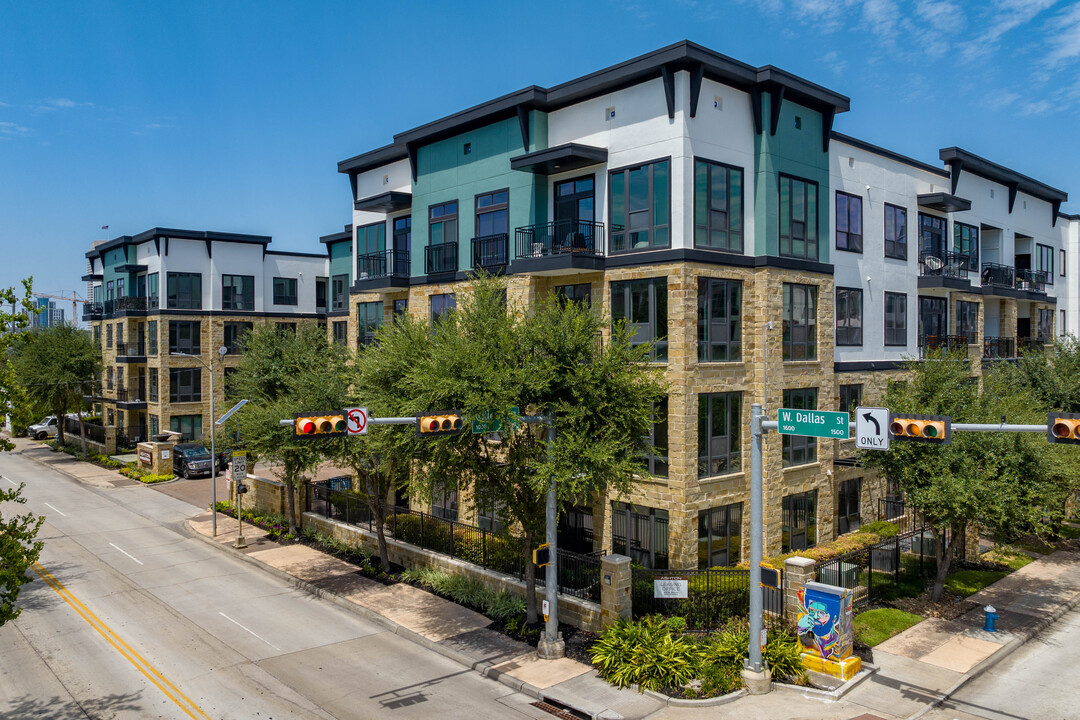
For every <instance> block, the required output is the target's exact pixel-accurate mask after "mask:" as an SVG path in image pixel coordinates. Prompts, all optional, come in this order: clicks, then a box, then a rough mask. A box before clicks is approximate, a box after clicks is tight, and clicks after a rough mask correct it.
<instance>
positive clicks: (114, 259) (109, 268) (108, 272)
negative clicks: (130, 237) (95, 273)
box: [101, 246, 135, 294]
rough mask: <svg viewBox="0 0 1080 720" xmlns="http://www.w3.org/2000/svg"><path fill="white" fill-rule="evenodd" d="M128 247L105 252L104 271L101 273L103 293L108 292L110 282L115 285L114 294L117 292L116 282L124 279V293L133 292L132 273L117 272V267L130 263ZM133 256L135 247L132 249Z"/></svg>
mask: <svg viewBox="0 0 1080 720" xmlns="http://www.w3.org/2000/svg"><path fill="white" fill-rule="evenodd" d="M128 247H129V246H124V247H118V248H113V249H112V250H106V251H105V257H104V258H102V263H101V264H102V271H101V291H102V292H103V293H104V292H107V290H106V288H107V287H109V282H110V281H111V282H112V283H113V292H114V293H115V292H116V290H115V288H116V281H117V280H119V279H122V280H123V281H124V293H125V294H128V293H130V291H131V289H132V288H131V273H119V272H117V271H116V268H117V266H119V265H126V264H127V263H128ZM131 250H132V254H134V250H135V248H134V247H131Z"/></svg>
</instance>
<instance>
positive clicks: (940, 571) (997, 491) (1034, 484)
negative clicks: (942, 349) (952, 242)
mask: <svg viewBox="0 0 1080 720" xmlns="http://www.w3.org/2000/svg"><path fill="white" fill-rule="evenodd" d="M906 370H907V373H908V375H909V380H908V382H905V383H893V384H892V385H890V387H889V390H888V393H887V397H886V404H887V405H888V407H889V409H890V410H892V411H893V412H909V413H918V414H924V415H948V416H950V417H951V418H952V420H953V422H954V423H992V424H999V423H1001V422H1002V420H1003V418H1004V420H1005V422H1008V423H1010V424H1042V423H1045V421H1046V416H1045V415H1044V414H1041V413H1040V412H1039V410H1038V405H1039V404H1038V403H1037V402H1036V401H1035V399H1034V398H1033V397H1032V395H1031V393H1030V391H1029V390H1028V388H1026V387H1023V386H1022V385H1019V384H1017V383H1014V382H1011V380H1010V377H1009V374H1008V373H1004V372H998V371H993V370H992V371H990V372H989V373H988V374H986V375H985V376H984V378H983V387H982V391H981V392H980V389H979V387H978V383H977V381H976V379H975V378H973V377H972V376H971V368H970V365H969V363H968V361H967V359H966V358H963V357H959V356H956V355H945V354H941V355H935V356H934V357H931V358H930V359H927V360H924V361H922V362H917V361H911V362H909V363H908V364H907V366H906ZM860 458H861V462H862V463H863V465H864V466H867V467H873V468H877V469H879V470H880V471H881V472H882V473H883V474H884V475H885V477H887V478H890V479H893V480H896V481H897V482H898V483H899V485H900V488H901V489H902V490H903V491H904V495H905V499H906V501H907V503H908V504H910V505H911V506H913V507H915V508H917V509H918V510H919V512H920V513H921V514H922V516H923V517H924V518H925V520H926V522H927V524H928V525H929V526H930V528H931V530H932V532H933V534H934V538H935V546H936V549H937V573H936V576H935V579H934V587H933V591H932V594H931V597H932V598H933V599H934V600H937V599H939V598H940V597H941V593H942V592H943V590H944V582H945V578H946V576H948V574H949V570H950V567H951V564H952V558H953V552H954V549H955V548H954V544H955V542H956V541H957V539H959V538H960V537H962V535H963V532H964V530H965V528H971V529H972V530H974V529H975V528H976V526H982V527H984V528H987V529H989V530H991V531H993V532H996V533H1006V534H1008V533H1015V532H1016V529H1017V528H1025V529H1027V530H1029V531H1035V532H1039V531H1041V530H1045V529H1047V528H1048V527H1049V523H1050V522H1052V521H1053V518H1054V516H1055V513H1057V512H1058V511H1057V510H1055V508H1061V507H1063V505H1064V496H1065V493H1066V492H1067V488H1068V487H1069V484H1070V480H1069V476H1070V465H1071V462H1070V461H1071V457H1069V456H1068V455H1066V454H1064V453H1058V452H1054V449H1053V448H1051V446H1050V445H1049V444H1048V443H1047V441H1046V436H1045V435H1041V434H1037V433H991V432H955V433H953V435H952V443H951V444H948V445H937V444H926V443H913V442H905V441H894V442H893V443H892V446H891V448H890V449H889V450H888V451H887V452H873V451H866V452H863V453H861V455H860Z"/></svg>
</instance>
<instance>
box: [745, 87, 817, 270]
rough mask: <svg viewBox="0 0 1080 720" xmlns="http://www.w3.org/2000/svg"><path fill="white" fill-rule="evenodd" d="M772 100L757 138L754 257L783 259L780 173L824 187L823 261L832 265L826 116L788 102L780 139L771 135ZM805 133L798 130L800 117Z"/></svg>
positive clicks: (767, 100) (765, 103) (765, 96)
mask: <svg viewBox="0 0 1080 720" xmlns="http://www.w3.org/2000/svg"><path fill="white" fill-rule="evenodd" d="M771 104H772V95H771V94H770V93H762V96H761V120H762V132H761V134H760V135H755V136H754V156H755V167H754V175H755V177H754V254H756V255H773V256H778V255H779V254H780V174H781V173H783V174H785V175H792V176H794V177H797V178H801V179H803V180H810V181H812V182H816V183H817V186H818V195H817V200H818V223H817V224H818V262H822V263H828V262H829V261H830V257H831V249H832V243H833V237H832V235H831V233H830V232H829V210H830V208H831V207H832V194H831V192H830V187H829V155H828V153H824V152H822V151H821V113H819V112H817V111H815V110H810V109H809V108H806V107H803V106H802V105H799V104H798V103H794V102H792V101H791V100H788V99H785V100H784V102H783V105H782V106H781V108H780V121H779V123H777V126H776V135H770V134H769V118H770V116H771V111H770V109H771ZM796 117H798V118H799V119H800V124H801V129H796V127H795V118H796Z"/></svg>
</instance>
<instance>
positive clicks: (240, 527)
mask: <svg viewBox="0 0 1080 720" xmlns="http://www.w3.org/2000/svg"><path fill="white" fill-rule="evenodd" d="M247 404H248V401H247V400H246V399H244V400H241V401H240V402H238V403H236V404H235V405H233V406H232V408H230V409H229V411H228V412H227V413H225V414H224V415H222V416H221V417H219V418H218V419H217V420H215V421H214V425H224V424H225V421H226V420H228V419H229V418H231V417H232V415H233V413H234V412H236V411H237V410H239V409H240V408H242V407H244V406H245V405H247ZM236 440H237V442H238V443H239V441H240V428H239V426H238V427H237V428H236ZM211 444H213V443H211ZM235 449H236V446H235V445H234V446H233V450H234V451H235ZM234 457H235V452H234ZM234 465H235V463H234ZM214 470H215V472H216V471H217V455H214ZM233 474H235V472H234V473H233ZM244 479H245V478H240V479H237V478H235V477H234V478H233V485H235V486H236V543H235V544H234V545H233V547H236V548H246V547H247V543H246V542H244V523H243V521H242V520H241V519H240V494H241V493H240V483H241V481H243V480H244Z"/></svg>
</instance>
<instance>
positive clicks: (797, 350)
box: [783, 283, 817, 360]
mask: <svg viewBox="0 0 1080 720" xmlns="http://www.w3.org/2000/svg"><path fill="white" fill-rule="evenodd" d="M783 342H784V350H783V356H784V360H816V359H817V286H815V285H793V284H791V283H784V335H783Z"/></svg>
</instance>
